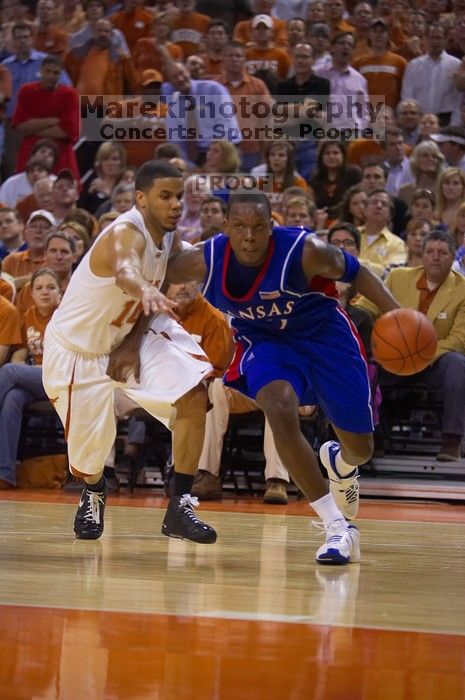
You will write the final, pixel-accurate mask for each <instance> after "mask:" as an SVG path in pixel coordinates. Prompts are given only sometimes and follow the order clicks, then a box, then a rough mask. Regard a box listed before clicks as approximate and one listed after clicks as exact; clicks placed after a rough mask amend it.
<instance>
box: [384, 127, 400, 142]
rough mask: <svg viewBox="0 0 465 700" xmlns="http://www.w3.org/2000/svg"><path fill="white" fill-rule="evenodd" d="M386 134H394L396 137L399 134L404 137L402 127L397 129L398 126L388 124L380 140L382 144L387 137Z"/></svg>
mask: <svg viewBox="0 0 465 700" xmlns="http://www.w3.org/2000/svg"><path fill="white" fill-rule="evenodd" d="M388 136H395V137H396V138H398V137H399V136H402V139H403V138H404V132H403V131H402V129H399V127H398V126H388V127H386V131H385V133H384V139H383V141H382V143H383V145H386V142H387V138H388Z"/></svg>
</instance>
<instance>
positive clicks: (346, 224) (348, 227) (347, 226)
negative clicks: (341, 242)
mask: <svg viewBox="0 0 465 700" xmlns="http://www.w3.org/2000/svg"><path fill="white" fill-rule="evenodd" d="M336 231H347V233H348V234H349V236H352V238H353V239H354V243H355V247H356V248H357V250H358V251H359V252H360V231H359V230H358V228H357V227H356V226H354V224H351V223H350V221H341V222H340V223H339V224H334V225H333V226H331V228H330V229H329V231H328V243H331V238H332V237H333V235H334V234H335V233H336Z"/></svg>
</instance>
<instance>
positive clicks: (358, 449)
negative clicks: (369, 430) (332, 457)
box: [342, 439, 373, 465]
mask: <svg viewBox="0 0 465 700" xmlns="http://www.w3.org/2000/svg"><path fill="white" fill-rule="evenodd" d="M344 452H345V454H344ZM342 456H343V459H344V461H346V462H347V464H353V465H358V464H366V463H367V462H369V461H370V459H371V458H372V456H373V440H371V439H367V440H364V441H361V442H359V443H358V444H356V445H351V446H350V447H349V448H347V446H345V447H344V448H343V455H342Z"/></svg>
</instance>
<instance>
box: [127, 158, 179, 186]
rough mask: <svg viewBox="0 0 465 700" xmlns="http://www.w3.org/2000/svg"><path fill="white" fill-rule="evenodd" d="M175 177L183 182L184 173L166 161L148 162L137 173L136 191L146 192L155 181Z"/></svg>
mask: <svg viewBox="0 0 465 700" xmlns="http://www.w3.org/2000/svg"><path fill="white" fill-rule="evenodd" d="M165 177H166V178H167V177H175V178H179V179H181V180H182V172H181V171H180V170H179V169H178V168H176V167H175V166H174V165H173V164H172V163H169V162H168V161H166V160H148V161H147V162H146V163H144V164H143V165H141V166H140V168H139V170H138V171H137V173H136V190H140V191H141V192H146V191H147V190H149V189H150V188H151V187H152V184H153V181H154V180H160V179H161V178H165Z"/></svg>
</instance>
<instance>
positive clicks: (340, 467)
mask: <svg viewBox="0 0 465 700" xmlns="http://www.w3.org/2000/svg"><path fill="white" fill-rule="evenodd" d="M357 466H358V465H357V464H347V462H345V461H344V460H343V459H342V450H339V452H338V453H337V455H336V469H337V471H338V472H339V474H340V475H341V476H347V475H348V474H350V473H351V472H353V471H354V469H355V468H356V467H357Z"/></svg>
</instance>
